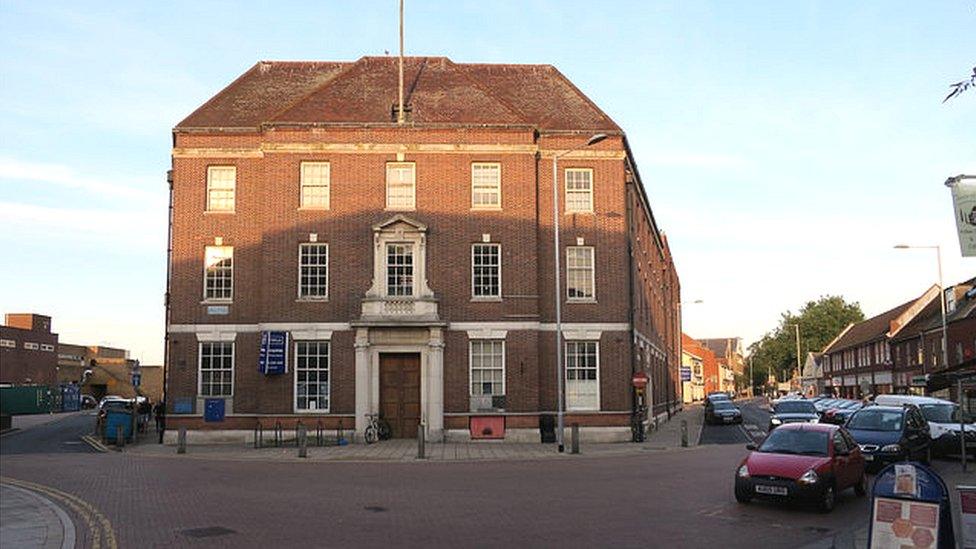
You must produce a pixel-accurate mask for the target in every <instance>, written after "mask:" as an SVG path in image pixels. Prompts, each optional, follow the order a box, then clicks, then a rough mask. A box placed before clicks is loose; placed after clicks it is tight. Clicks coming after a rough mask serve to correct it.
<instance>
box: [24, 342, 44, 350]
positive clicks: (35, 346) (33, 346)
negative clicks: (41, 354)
mask: <svg viewBox="0 0 976 549" xmlns="http://www.w3.org/2000/svg"><path fill="white" fill-rule="evenodd" d="M24 348H25V349H27V350H30V351H36V350H37V349H39V348H40V346H39V345H38V344H37V343H31V342H29V341H25V342H24Z"/></svg>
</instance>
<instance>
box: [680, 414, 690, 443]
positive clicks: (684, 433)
mask: <svg viewBox="0 0 976 549" xmlns="http://www.w3.org/2000/svg"><path fill="white" fill-rule="evenodd" d="M681 447H682V448H687V447H688V420H686V419H682V420H681Z"/></svg>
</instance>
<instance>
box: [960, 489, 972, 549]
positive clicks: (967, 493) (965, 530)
mask: <svg viewBox="0 0 976 549" xmlns="http://www.w3.org/2000/svg"><path fill="white" fill-rule="evenodd" d="M956 490H959V503H960V511H961V512H960V513H959V516H960V518H961V519H962V520H961V522H962V546H963V547H976V486H956Z"/></svg>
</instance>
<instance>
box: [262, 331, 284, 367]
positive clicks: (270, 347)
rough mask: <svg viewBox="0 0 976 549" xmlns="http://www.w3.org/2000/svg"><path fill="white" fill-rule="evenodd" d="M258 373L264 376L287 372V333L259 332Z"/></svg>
mask: <svg viewBox="0 0 976 549" xmlns="http://www.w3.org/2000/svg"><path fill="white" fill-rule="evenodd" d="M258 371H260V372H261V373H262V374H265V375H273V374H284V373H286V372H287V371H288V332H261V351H260V353H259V354H258Z"/></svg>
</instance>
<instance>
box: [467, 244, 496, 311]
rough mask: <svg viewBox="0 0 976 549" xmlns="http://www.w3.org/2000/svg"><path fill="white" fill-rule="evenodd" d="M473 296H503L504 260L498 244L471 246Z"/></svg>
mask: <svg viewBox="0 0 976 549" xmlns="http://www.w3.org/2000/svg"><path fill="white" fill-rule="evenodd" d="M471 296H472V297H474V298H497V297H501V296H502V258H501V246H499V245H498V244H473V245H472V246H471Z"/></svg>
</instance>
